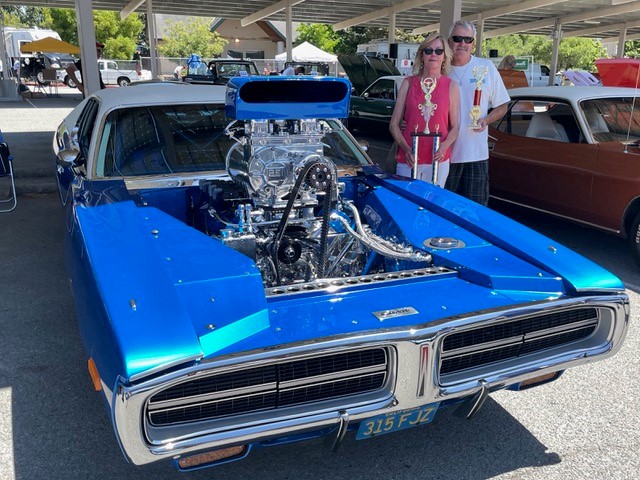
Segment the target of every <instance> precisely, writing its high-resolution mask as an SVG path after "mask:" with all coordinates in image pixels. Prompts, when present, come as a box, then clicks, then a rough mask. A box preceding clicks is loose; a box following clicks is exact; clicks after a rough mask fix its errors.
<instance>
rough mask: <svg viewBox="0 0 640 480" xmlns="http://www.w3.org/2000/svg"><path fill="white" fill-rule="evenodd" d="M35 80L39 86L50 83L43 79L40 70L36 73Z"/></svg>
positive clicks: (42, 73)
mask: <svg viewBox="0 0 640 480" xmlns="http://www.w3.org/2000/svg"><path fill="white" fill-rule="evenodd" d="M36 80H37V81H38V83H39V84H40V85H49V84H50V83H51V82H50V81H49V80H45V79H44V72H43V71H42V70H38V73H36Z"/></svg>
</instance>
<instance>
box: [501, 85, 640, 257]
mask: <svg viewBox="0 0 640 480" xmlns="http://www.w3.org/2000/svg"><path fill="white" fill-rule="evenodd" d="M509 94H510V96H511V102H510V104H509V109H508V111H507V114H506V115H505V116H504V117H503V118H502V120H500V121H499V122H497V123H496V124H494V125H493V126H492V128H491V131H490V135H491V137H492V138H491V139H490V150H491V153H490V162H489V165H490V167H489V170H490V185H491V196H492V197H494V198H496V199H499V200H504V201H508V202H511V203H516V204H519V205H523V206H526V207H530V208H533V209H536V210H540V211H543V212H547V213H551V214H553V215H557V216H560V217H564V218H566V219H569V220H573V221H576V222H580V223H583V224H587V225H590V226H593V227H595V228H598V229H601V230H606V231H608V232H611V233H613V234H616V235H620V236H623V237H625V238H629V242H630V245H631V248H632V252H633V254H634V257H635V259H636V260H637V261H638V262H640V149H639V148H638V147H639V142H640V111H639V110H638V108H637V106H636V102H635V100H634V95H635V90H634V89H631V88H614V87H537V88H535V87H534V88H518V89H513V90H510V91H509Z"/></svg>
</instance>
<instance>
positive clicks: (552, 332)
mask: <svg viewBox="0 0 640 480" xmlns="http://www.w3.org/2000/svg"><path fill="white" fill-rule="evenodd" d="M593 326H595V327H597V326H598V319H597V318H593V319H590V320H588V321H587V320H585V321H584V322H576V323H571V324H567V325H563V326H562V327H555V328H550V329H548V330H540V331H539V332H530V333H525V334H524V340H525V341H527V340H532V339H536V338H543V337H555V336H557V335H562V334H563V333H569V332H573V331H575V330H581V329H583V328H587V327H593Z"/></svg>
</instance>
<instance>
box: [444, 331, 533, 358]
mask: <svg viewBox="0 0 640 480" xmlns="http://www.w3.org/2000/svg"><path fill="white" fill-rule="evenodd" d="M522 339H523V335H518V336H517V337H509V338H505V339H503V340H494V341H493V342H485V343H478V344H476V345H472V346H470V347H463V348H456V349H455V350H447V351H446V352H442V353H441V354H440V358H442V359H447V358H450V357H462V356H465V355H471V354H473V353H476V352H481V351H483V350H495V349H496V348H503V347H507V346H509V345H519V344H521V343H522Z"/></svg>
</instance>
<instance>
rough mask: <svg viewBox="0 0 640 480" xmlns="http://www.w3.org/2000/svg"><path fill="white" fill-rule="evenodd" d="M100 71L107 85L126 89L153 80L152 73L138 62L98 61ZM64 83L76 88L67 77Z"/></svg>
mask: <svg viewBox="0 0 640 480" xmlns="http://www.w3.org/2000/svg"><path fill="white" fill-rule="evenodd" d="M98 69H99V70H100V75H101V76H102V81H103V82H104V84H105V85H119V86H121V87H126V86H127V85H129V84H131V83H132V82H140V81H146V80H151V71H149V70H142V69H140V66H139V64H138V63H137V62H132V61H120V63H118V62H117V61H115V60H105V59H101V58H100V59H98ZM64 83H65V84H67V85H68V86H69V87H70V88H75V87H76V82H75V79H74V78H71V77H69V75H66V76H65V78H64Z"/></svg>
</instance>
